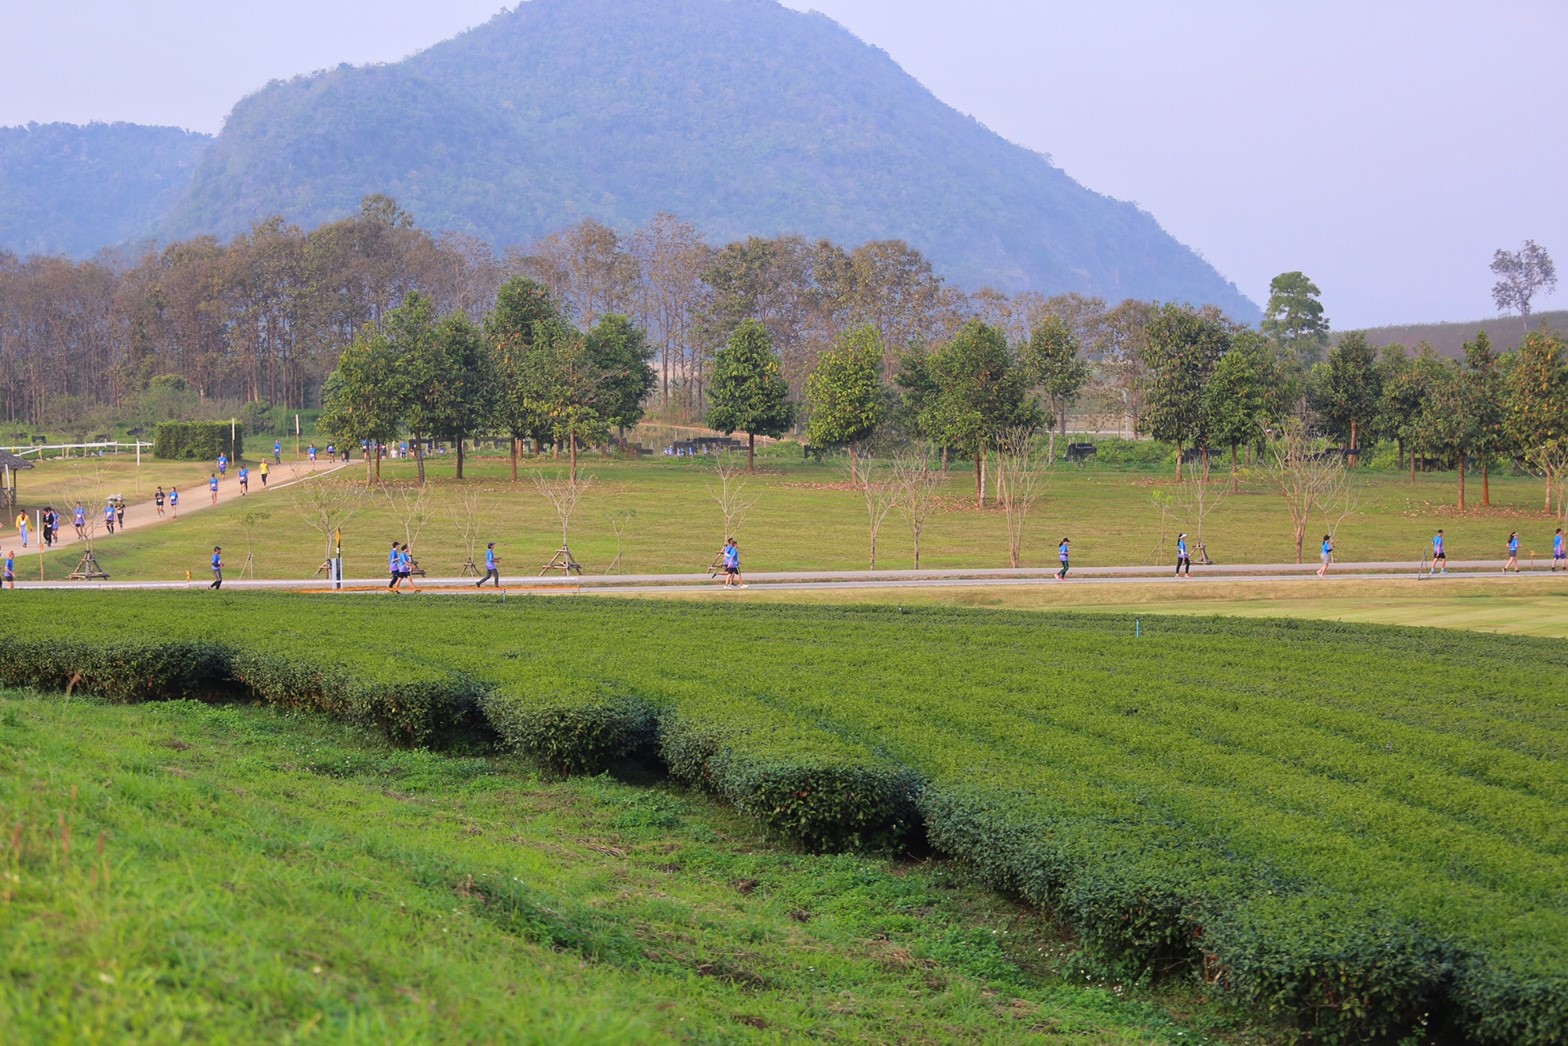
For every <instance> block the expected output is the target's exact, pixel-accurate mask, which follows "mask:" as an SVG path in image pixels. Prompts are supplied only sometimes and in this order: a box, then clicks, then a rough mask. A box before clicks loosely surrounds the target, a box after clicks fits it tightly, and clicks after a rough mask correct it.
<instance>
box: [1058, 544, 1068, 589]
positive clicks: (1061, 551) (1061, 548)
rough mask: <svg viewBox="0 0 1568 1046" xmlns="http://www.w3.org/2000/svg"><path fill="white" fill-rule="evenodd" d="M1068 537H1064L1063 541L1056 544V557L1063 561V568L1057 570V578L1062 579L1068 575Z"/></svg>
mask: <svg viewBox="0 0 1568 1046" xmlns="http://www.w3.org/2000/svg"><path fill="white" fill-rule="evenodd" d="M1067 553H1068V549H1067V539H1066V538H1062V543H1061V544H1060V545H1057V546H1056V558H1057V559H1059V560H1061V561H1062V569H1060V570H1058V571H1057V572H1056V580H1058V581H1061V580H1062V579H1063V578H1065V577H1066V576H1067Z"/></svg>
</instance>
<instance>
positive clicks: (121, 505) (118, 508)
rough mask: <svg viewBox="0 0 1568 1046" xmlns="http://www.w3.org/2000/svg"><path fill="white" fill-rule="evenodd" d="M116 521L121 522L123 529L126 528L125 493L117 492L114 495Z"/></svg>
mask: <svg viewBox="0 0 1568 1046" xmlns="http://www.w3.org/2000/svg"><path fill="white" fill-rule="evenodd" d="M114 521H115V523H117V524H119V526H120V529H121V530H124V529H125V495H124V494H116V495H115V496H114Z"/></svg>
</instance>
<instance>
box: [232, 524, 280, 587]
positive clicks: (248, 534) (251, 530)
mask: <svg viewBox="0 0 1568 1046" xmlns="http://www.w3.org/2000/svg"><path fill="white" fill-rule="evenodd" d="M271 518H272V513H270V512H247V513H245V514H244V515H243V516H241V517H240V530H241V531H242V532H243V533H244V535H245V563H244V564H243V565H242V566H241V567H240V572H239V576H240V577H245V576H247V575H249V576H250V578H251V579H252V580H254V579H255V577H256V530H257V528H258V527H260V526H261V524H262V523H264V522H266V521H267V520H269V519H271Z"/></svg>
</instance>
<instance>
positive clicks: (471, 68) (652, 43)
mask: <svg viewBox="0 0 1568 1046" xmlns="http://www.w3.org/2000/svg"><path fill="white" fill-rule="evenodd" d="M1064 102H1065V100H1063V101H1062V102H1057V103H1055V104H1064ZM1042 104H1052V103H1050V102H1048V101H1042ZM370 193H384V194H387V195H390V196H392V197H394V198H395V199H396V200H397V201H398V202H399V203H400V204H401V205H402V206H403V207H404V208H406V209H407V210H408V211H409V212H411V213H412V214H413V215H414V216H415V217H416V219H417V220H418V221H419V223H420V224H421V225H422V226H424V227H426V228H430V229H449V230H454V231H461V232H466V233H470V234H473V235H475V236H478V237H480V238H481V239H484V240H486V241H488V242H490V243H492V244H494V245H496V246H498V247H506V246H511V245H515V244H522V243H526V242H528V241H531V240H533V239H535V238H537V237H539V236H541V235H544V234H547V233H550V232H553V231H556V230H559V229H561V228H564V227H566V226H568V225H571V224H574V223H575V222H577V221H579V220H581V219H583V218H587V217H592V218H595V219H598V220H600V221H602V222H604V223H606V224H608V225H611V226H613V227H615V228H618V229H622V230H627V229H630V228H632V227H634V226H637V225H640V224H642V223H644V222H646V221H647V220H648V219H649V218H651V217H652V216H653V215H655V214H657V213H659V212H661V211H667V212H672V213H675V214H677V215H680V216H681V217H683V218H686V219H688V220H690V221H692V222H693V223H695V224H696V225H697V226H698V227H699V228H700V229H701V230H702V231H703V233H704V234H705V235H706V236H707V237H708V238H709V239H710V240H712V241H714V242H722V241H725V240H729V239H734V238H739V237H744V236H748V235H753V234H755V235H762V236H771V235H776V234H788V233H793V234H799V235H802V236H805V237H807V238H809V239H816V238H828V239H832V240H834V241H837V242H839V243H843V244H849V245H853V244H857V243H861V242H864V241H867V240H872V239H902V240H906V241H908V242H909V243H910V244H911V245H913V246H914V247H916V248H917V249H919V250H920V251H922V252H923V253H924V254H926V256H927V257H929V258H930V259H931V260H932V262H933V264H934V265H935V266H936V268H937V270H938V271H939V272H941V273H942V274H943V275H944V276H945V277H946V278H947V279H948V280H949V281H950V282H952V283H954V284H957V285H958V286H961V287H967V288H977V287H980V286H983V285H990V286H993V287H996V288H997V289H1000V290H1004V291H1009V292H1015V291H1020V290H1025V289H1032V290H1037V291H1041V292H1044V293H1059V292H1065V291H1078V292H1082V293H1088V294H1097V295H1101V296H1104V297H1105V298H1107V299H1109V300H1111V301H1113V302H1114V301H1118V300H1120V299H1122V298H1126V297H1135V298H1145V299H1158V300H1163V301H1190V302H1193V303H1195V304H1196V303H1210V304H1214V305H1217V306H1220V307H1221V308H1223V309H1224V310H1225V311H1226V312H1227V313H1229V314H1230V315H1231V316H1233V317H1235V318H1237V319H1241V320H1245V321H1255V320H1256V319H1257V318H1258V315H1259V313H1258V309H1257V306H1256V305H1255V304H1254V303H1252V302H1251V301H1249V300H1247V299H1246V298H1245V297H1244V296H1243V295H1242V294H1241V293H1240V292H1239V291H1238V290H1237V289H1236V287H1235V286H1234V285H1233V284H1231V283H1229V282H1227V281H1226V280H1225V279H1224V278H1223V277H1221V276H1220V275H1219V274H1218V273H1217V272H1215V270H1214V269H1213V268H1212V267H1211V266H1210V265H1208V264H1207V263H1206V262H1204V261H1203V260H1202V259H1201V258H1200V257H1198V256H1197V255H1196V254H1195V253H1194V252H1193V251H1191V250H1189V249H1188V248H1186V247H1184V246H1183V245H1181V244H1179V243H1178V242H1176V241H1175V240H1174V239H1173V238H1172V237H1170V236H1169V235H1168V234H1166V233H1165V232H1164V231H1163V230H1162V229H1160V227H1159V225H1158V223H1157V222H1156V221H1155V220H1154V218H1152V217H1151V216H1149V215H1148V214H1146V213H1144V212H1142V211H1140V210H1139V209H1138V208H1137V207H1135V206H1133V205H1131V204H1128V203H1123V202H1119V201H1116V200H1112V199H1110V198H1108V197H1105V196H1102V195H1099V194H1097V193H1094V192H1091V191H1089V190H1087V189H1085V188H1084V187H1083V186H1081V185H1079V184H1078V183H1076V182H1075V181H1073V180H1072V179H1071V178H1069V177H1068V176H1067V175H1066V174H1064V173H1063V172H1062V171H1060V170H1059V169H1057V168H1055V167H1053V166H1052V165H1051V164H1050V162H1049V161H1048V160H1047V159H1046V158H1045V157H1044V156H1042V155H1040V154H1038V153H1034V152H1031V151H1029V150H1027V149H1024V148H1021V147H1019V146H1017V145H1013V144H1011V143H1009V142H1007V141H1005V140H1004V139H1002V138H1001V137H1000V136H998V135H996V134H994V133H992V132H991V131H989V130H987V129H986V128H985V127H984V126H982V125H981V124H980V123H978V122H976V121H975V120H973V119H971V118H969V117H966V116H964V115H962V114H960V113H958V112H956V111H954V110H953V109H952V108H950V107H949V106H947V105H945V104H944V103H942V102H941V101H939V100H938V99H937V98H935V97H934V96H933V95H932V94H931V93H930V92H929V91H927V90H926V89H925V88H923V87H922V86H921V85H920V84H919V83H918V82H917V81H915V80H914V79H913V78H912V77H910V76H909V75H908V74H906V73H905V72H904V71H903V70H902V69H900V68H899V67H898V65H897V64H896V63H895V62H893V61H892V59H891V58H889V57H888V56H887V54H885V53H884V52H882V51H880V50H878V49H876V48H874V47H871V46H869V45H867V44H865V43H863V42H861V41H860V40H858V39H856V38H855V37H854V36H852V35H851V34H850V33H849V32H847V31H846V30H844V29H843V28H841V27H840V26H838V25H837V24H836V23H834V22H832V21H831V20H829V19H828V18H826V17H825V16H822V15H817V14H801V13H798V12H794V11H790V10H788V9H786V8H783V7H781V6H779V5H778V4H777V3H775V2H774V0H531V2H528V3H523V4H521V5H520V6H518V7H517V8H516V9H515V10H512V11H503V12H502V13H500V14H498V15H497V16H496V17H495V18H493V19H492V20H491V21H489V22H488V23H486V24H485V25H483V26H480V27H478V28H475V29H472V30H470V31H468V32H466V33H464V34H462V35H460V36H458V37H456V38H454V39H452V40H448V41H446V42H444V43H441V44H438V45H436V46H434V47H431V48H430V49H428V50H426V51H424V52H421V53H420V54H417V55H415V56H413V57H411V58H409V59H407V60H405V61H403V62H400V63H396V64H390V65H380V66H371V67H358V68H356V67H350V66H346V65H345V66H339V67H338V68H336V69H333V70H330V71H326V72H322V73H318V74H314V75H312V76H308V77H298V78H295V79H293V80H290V81H287V82H274V83H272V84H270V85H268V86H267V87H265V88H263V89H262V90H260V91H258V92H257V93H255V94H253V95H251V96H249V97H247V98H245V99H243V100H242V101H240V102H239V103H238V104H237V105H236V106H235V108H234V110H233V112H232V113H231V115H230V117H229V119H228V122H227V123H226V125H225V127H224V129H223V131H222V133H221V134H220V135H219V136H218V137H217V138H216V139H215V140H214V141H213V142H212V144H211V145H210V146H209V147H208V148H207V149H206V152H205V154H204V156H203V158H202V161H201V164H200V166H199V168H198V170H197V172H196V175H195V178H194V180H193V182H192V184H191V188H190V190H189V192H188V193H187V194H186V195H185V196H184V197H183V199H181V200H180V201H179V202H178V203H177V204H175V205H174V206H172V207H171V208H170V209H169V210H168V211H167V212H166V214H165V216H164V217H163V218H162V219H161V220H160V221H158V222H157V223H156V224H155V225H154V226H153V231H154V232H156V234H158V235H159V236H161V237H163V238H182V237H187V236H191V235H197V234H206V233H212V234H217V235H220V236H228V235H233V234H235V233H239V232H242V231H244V230H245V229H247V228H249V227H250V225H251V224H252V223H254V222H255V221H256V220H258V219H259V218H262V217H265V216H268V215H272V214H278V215H281V216H283V217H284V218H286V219H287V220H289V221H291V222H296V223H299V224H302V225H305V226H313V225H315V224H318V223H320V222H323V221H327V220H331V219H335V218H338V217H341V216H344V215H346V214H351V213H354V212H355V211H356V210H357V207H358V203H359V200H360V199H361V198H362V197H364V196H365V195H367V194H370Z"/></svg>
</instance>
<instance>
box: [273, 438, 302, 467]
mask: <svg viewBox="0 0 1568 1046" xmlns="http://www.w3.org/2000/svg"><path fill="white" fill-rule="evenodd" d="M298 445H299V444H297V443H296V444H295V446H298ZM272 460H273V463H274V464H278V465H281V464H283V444H282V443H281V442H279V441H278V440H273V441H272Z"/></svg>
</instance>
